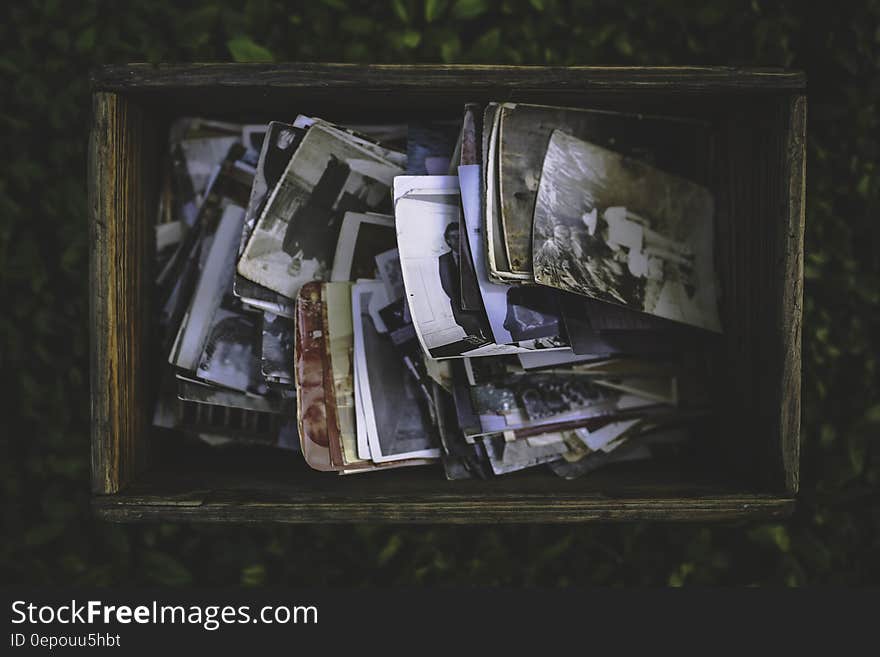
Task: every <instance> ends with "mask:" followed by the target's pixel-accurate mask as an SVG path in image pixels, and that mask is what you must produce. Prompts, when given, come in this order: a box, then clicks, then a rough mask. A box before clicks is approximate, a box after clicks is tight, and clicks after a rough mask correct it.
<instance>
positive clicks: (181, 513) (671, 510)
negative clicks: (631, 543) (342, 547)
mask: <svg viewBox="0 0 880 657" xmlns="http://www.w3.org/2000/svg"><path fill="white" fill-rule="evenodd" d="M93 506H94V508H95V510H96V512H97V513H98V515H99V516H100V517H102V518H104V519H106V520H110V521H114V522H141V521H155V520H162V521H172V522H175V521H196V522H235V523H267V522H272V523H321V522H389V523H438V522H443V523H455V524H466V523H535V522H541V523H580V522H587V521H603V522H617V521H658V520H662V521H675V522H680V521H688V522H710V521H711V522H714V521H732V520H742V519H749V520H763V519H772V518H783V517H785V516H787V515H789V514H790V513H791V511H792V510H793V508H794V500H793V499H792V498H786V497H772V496H766V495H764V496H762V495H729V496H721V497H704V498H683V499H656V498H652V497H635V498H628V499H621V500H615V499H602V498H601V497H596V498H592V499H591V498H588V497H583V496H579V497H569V496H565V495H559V496H554V497H547V496H544V497H539V498H529V497H528V496H518V497H513V498H509V499H495V498H492V497H481V498H470V499H465V498H462V499H437V498H433V497H421V498H419V497H412V496H410V497H407V498H405V499H383V500H371V499H367V500H362V501H358V500H347V501H338V500H322V499H314V498H304V499H302V500H298V501H290V502H260V501H253V500H248V499H246V498H245V497H240V498H238V499H235V498H225V499H224V498H223V497H218V498H216V499H212V498H210V497H206V498H200V497H198V496H195V497H189V498H182V499H177V500H169V499H156V498H153V497H140V496H134V495H120V496H108V497H99V498H95V500H94V502H93Z"/></svg>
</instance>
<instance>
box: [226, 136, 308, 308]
mask: <svg viewBox="0 0 880 657" xmlns="http://www.w3.org/2000/svg"><path fill="white" fill-rule="evenodd" d="M266 130H267V131H266V133H265V136H264V138H263V139H262V140H261V146H262V148H261V150H260V158H259V160H258V162H257V166H256V173H255V175H254V184H253V187H252V188H251V195H250V200H249V201H248V205H247V209H246V212H245V217H244V226H243V227H242V231H241V243H240V245H239V251H238V254H239V256H241V254H242V253H244V249H245V247H246V246H247V243H248V240H249V239H250V237H251V234H252V233H253V232H254V227H255V226H256V223H257V219H259V217H260V216H261V215H262V213H263V209H264V208H265V205H266V200H267V199H268V197H269V194H270V193H271V192H272V190H273V189H275V185H277V184H278V181H279V180H280V179H281V176H282V174H283V173H284V170H285V169H286V168H287V164H288V163H289V162H290V158H291V157H292V156H293V153H294V151H295V150H296V149H297V147H298V146H299V143H300V141H302V138H303V136H304V135H305V130H303V129H301V128H297V127H295V126H293V125H291V124H288V123H280V122H278V121H272V122H271V123H269V125H268V126H267V128H266ZM233 290H234V292H235V294H236V295H238V296H240V297H242V298H244V299H245V300H246V301H245V303H253V302H256V303H257V304H260V305H261V306H263V307H266V308H267V309H270V310H271V309H273V308H277V307H278V306H285V307H289V310H288V311H287V312H284V313H282V314H285V315H287V316H292V315H291V313H292V310H293V309H292V305H293V304H292V301H291V300H290V299H288V298H287V297H284V296H281V295H279V294H278V293H277V292H274V291H273V290H270V289H268V288H266V287H263V286H262V285H258V284H257V283H254V282H253V281H249V280H248V279H246V278H245V277H244V276H242V275H241V274H239V273H238V272H236V274H235V282H234V284H233Z"/></svg>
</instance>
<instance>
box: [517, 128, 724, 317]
mask: <svg viewBox="0 0 880 657" xmlns="http://www.w3.org/2000/svg"><path fill="white" fill-rule="evenodd" d="M713 207H714V205H713V199H712V195H711V193H710V192H709V191H708V190H707V189H706V188H704V187H701V186H700V185H697V184H695V183H693V182H690V181H688V180H685V179H683V178H679V177H677V176H674V175H672V174H669V173H666V172H664V171H661V170H659V169H655V168H654V167H652V166H650V165H648V164H645V163H644V162H640V161H638V160H634V159H630V158H626V157H624V156H622V155H620V154H619V153H615V152H613V151H610V150H607V149H605V148H602V147H600V146H596V145H595V144H590V143H588V142H585V141H582V140H580V139H576V138H574V137H571V136H570V135H567V134H565V133H564V132H561V131H559V130H555V131H554V132H553V135H552V137H551V139H550V144H549V145H548V147H547V155H546V158H545V160H544V168H543V171H542V174H541V181H540V184H539V189H538V198H537V202H536V205H535V220H534V236H533V240H534V244H533V245H534V249H533V258H534V274H535V280H536V281H537V282H538V283H541V284H543V285H547V286H550V287H556V288H560V289H563V290H569V291H571V292H575V293H577V294H581V295H584V296H588V297H592V298H595V299H599V300H601V301H608V302H612V303H617V304H621V305H625V306H627V307H630V308H632V309H635V310H639V311H643V312H646V313H649V314H651V315H656V316H659V317H665V318H666V319H671V320H674V321H677V322H683V323H685V324H690V325H692V326H697V327H700V328H703V329H707V330H711V331H715V332H720V331H721V323H720V320H719V316H718V302H717V285H716V282H715V278H716V275H715V266H714V257H713V238H712V235H713V220H714V216H713V214H714V211H713Z"/></svg>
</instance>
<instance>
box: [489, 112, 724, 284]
mask: <svg viewBox="0 0 880 657" xmlns="http://www.w3.org/2000/svg"><path fill="white" fill-rule="evenodd" d="M498 121H499V137H498V152H497V158H498V163H497V165H498V171H499V180H498V184H499V196H500V207H499V213H500V215H501V225H502V228H503V239H504V246H505V248H506V253H507V258H508V261H509V263H510V268H511V271H513V272H518V273H526V274H531V273H532V220H533V215H534V211H535V199H536V196H537V193H538V180H539V179H540V177H541V168H542V165H543V162H544V155H545V151H546V148H547V142H548V141H549V140H550V136H551V134H552V132H553V130H554V129H557V130H562V131H563V132H565V133H566V134H569V135H572V136H574V137H577V138H578V139H583V140H586V141H589V142H591V143H593V144H596V145H598V146H602V147H604V148H608V149H611V150H614V151H616V152H618V153H621V154H622V155H626V156H629V157H634V158H637V159H639V160H641V161H643V162H645V163H647V164H650V165H652V166H655V167H658V168H661V169H663V170H665V171H669V172H670V173H674V174H676V175H680V176H683V177H685V178H688V179H691V180H694V181H695V182H698V183H700V184H705V183H706V175H707V172H708V166H707V161H708V158H709V155H710V153H711V150H710V138H709V131H708V129H707V128H706V126H705V125H704V124H703V123H700V122H697V121H694V120H688V119H683V118H678V117H665V116H651V115H645V114H627V113H622V112H613V111H607V110H596V109H583V108H579V109H575V108H568V107H548V106H543V105H528V104H522V103H505V104H504V105H502V106H501V108H500V110H499V119H498Z"/></svg>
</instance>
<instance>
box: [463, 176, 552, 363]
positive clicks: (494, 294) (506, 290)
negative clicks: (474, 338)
mask: <svg viewBox="0 0 880 657" xmlns="http://www.w3.org/2000/svg"><path fill="white" fill-rule="evenodd" d="M458 173H459V186H460V189H461V204H462V210H463V217H464V221H463V225H464V227H465V229H466V236H465V239H466V240H467V241H468V243H469V244H470V249H469V251H470V254H471V255H472V257H473V265H474V276H475V278H476V281H477V285H478V288H479V292H480V296H481V298H482V305H483V307H484V309H485V313H486V318H487V320H488V323H489V326H490V331H491V334H492V339H493V341H494V342H495V343H496V344H499V345H511V346H518V347H522V348H523V349H521V350H517V351H525V350H527V349H529V348H551V349H554V348H559V347H564V346H565V345H566V344H567V342H566V341H565V340H564V339H563V335H564V331H565V328H564V324H563V322H562V318H561V313H560V309H559V307H558V303H557V300H556V295H555V294H552V293H550V294H548V291H547V290H546V289H544V288H539V287H534V286H533V287H525V286H520V285H511V284H508V283H499V282H496V281H494V280H490V277H489V273H488V268H487V265H486V249H485V247H484V245H483V239H484V232H485V231H484V222H483V220H482V208H481V201H480V166H479V165H475V164H472V165H467V166H462V167H459V170H458ZM511 351H514V350H511Z"/></svg>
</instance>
